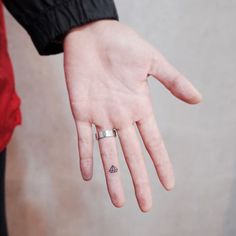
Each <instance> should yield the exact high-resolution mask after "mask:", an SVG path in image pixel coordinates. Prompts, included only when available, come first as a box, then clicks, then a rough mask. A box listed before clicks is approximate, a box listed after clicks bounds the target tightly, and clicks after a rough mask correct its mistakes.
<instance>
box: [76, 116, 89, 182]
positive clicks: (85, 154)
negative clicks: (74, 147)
mask: <svg viewBox="0 0 236 236" xmlns="http://www.w3.org/2000/svg"><path fill="white" fill-rule="evenodd" d="M76 128H77V134H78V149H79V157H80V170H81V174H82V177H83V179H84V180H86V181H87V180H90V179H91V178H92V176H93V131H92V125H91V124H90V123H88V122H81V121H77V122H76Z"/></svg>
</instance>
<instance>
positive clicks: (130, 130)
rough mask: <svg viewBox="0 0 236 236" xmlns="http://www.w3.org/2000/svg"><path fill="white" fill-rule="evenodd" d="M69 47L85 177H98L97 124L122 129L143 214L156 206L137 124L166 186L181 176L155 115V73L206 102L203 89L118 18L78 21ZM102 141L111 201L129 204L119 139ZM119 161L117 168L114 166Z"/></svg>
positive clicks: (193, 100)
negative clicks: (95, 170) (151, 84)
mask: <svg viewBox="0 0 236 236" xmlns="http://www.w3.org/2000/svg"><path fill="white" fill-rule="evenodd" d="M63 47H64V71H65V78H66V85H67V89H68V94H69V99H70V104H71V110H72V114H73V117H74V120H75V124H76V129H77V135H78V150H79V157H80V169H81V173H82V177H83V179H84V180H90V179H91V178H92V174H93V173H92V172H93V144H94V134H93V131H92V125H95V127H96V130H97V131H101V130H106V129H112V128H115V129H116V130H117V135H118V137H119V141H120V144H121V147H122V150H123V154H124V158H125V161H126V163H127V165H128V168H129V171H130V174H131V177H132V181H133V184H134V190H135V195H136V198H137V201H138V204H139V207H140V209H141V210H142V211H143V212H147V211H149V210H150V209H151V206H152V194H151V188H150V183H149V179H148V174H147V170H146V167H145V161H144V157H143V154H142V151H141V147H140V143H139V141H138V137H137V132H136V130H138V131H139V134H140V135H141V138H142V140H143V143H144V145H145V147H146V149H147V151H148V153H149V155H150V157H151V159H152V161H153V164H154V166H155V169H156V172H157V174H158V177H159V180H160V182H161V183H162V185H163V186H164V188H165V189H166V190H171V189H172V188H173V187H174V184H175V179H174V173H173V168H172V165H171V162H170V159H169V156H168V153H167V150H166V148H165V144H164V142H163V139H162V137H161V134H160V132H159V129H158V126H157V123H156V120H155V116H154V112H153V106H152V101H151V97H150V91H149V84H148V76H149V75H152V76H153V77H154V78H155V79H156V80H157V81H159V82H161V83H162V84H163V85H164V86H165V87H166V88H167V89H168V90H169V91H170V92H171V93H172V94H173V95H174V96H176V97H177V98H179V99H181V100H183V101H184V102H187V103H189V104H197V103H199V102H200V101H201V95H200V93H199V92H198V91H197V90H196V89H195V88H194V87H193V85H192V84H191V83H190V82H189V81H188V80H187V79H186V78H185V77H184V76H183V75H182V74H181V73H180V72H178V71H177V70H176V69H175V68H174V67H173V66H172V65H170V63H168V61H167V60H166V59H165V58H164V57H163V56H162V55H161V53H160V52H159V51H158V50H157V49H155V48H154V47H153V46H151V45H150V44H149V43H147V42H146V41H145V40H143V39H142V38H141V37H140V36H139V35H138V34H137V33H135V32H134V31H133V30H132V29H130V28H128V27H127V26H125V25H123V24H121V23H120V22H118V21H114V20H100V21H96V22H93V23H89V24H86V25H84V26H82V27H75V28H73V29H71V30H70V32H69V33H68V34H67V35H66V37H65V39H64V42H63ZM136 128H137V129H136ZM98 144H99V149H100V154H101V158H102V163H103V166H104V172H105V176H106V183H107V188H108V192H109V195H110V198H111V201H112V203H113V204H114V205H115V206H116V207H122V206H123V205H124V203H125V195H124V190H123V187H122V182H121V175H120V174H121V173H120V169H119V163H118V154H117V147H116V138H115V137H109V138H103V139H99V140H98ZM112 165H114V166H115V167H116V168H117V171H115V172H111V171H109V170H110V168H111V166H112Z"/></svg>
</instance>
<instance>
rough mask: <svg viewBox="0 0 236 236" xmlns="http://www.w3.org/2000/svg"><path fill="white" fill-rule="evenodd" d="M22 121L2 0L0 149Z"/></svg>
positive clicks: (0, 12)
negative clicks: (8, 46)
mask: <svg viewBox="0 0 236 236" xmlns="http://www.w3.org/2000/svg"><path fill="white" fill-rule="evenodd" d="M21 122H22V120H21V112H20V98H19V97H18V95H17V93H16V91H15V83H14V75H13V69H12V64H11V60H10V57H9V54H8V51H7V39H6V29H5V22H4V16H3V5H2V1H1V0H0V151H2V150H3V149H4V148H5V147H6V145H7V144H8V142H9V141H10V139H11V137H12V134H13V131H14V128H15V126H16V125H19V124H21Z"/></svg>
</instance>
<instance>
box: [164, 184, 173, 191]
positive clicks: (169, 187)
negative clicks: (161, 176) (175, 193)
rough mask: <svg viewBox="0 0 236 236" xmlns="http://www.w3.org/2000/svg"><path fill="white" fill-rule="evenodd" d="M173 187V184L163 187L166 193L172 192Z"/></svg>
mask: <svg viewBox="0 0 236 236" xmlns="http://www.w3.org/2000/svg"><path fill="white" fill-rule="evenodd" d="M174 187H175V182H172V183H169V184H166V185H164V188H165V190H166V191H168V192H169V191H171V190H173V189H174Z"/></svg>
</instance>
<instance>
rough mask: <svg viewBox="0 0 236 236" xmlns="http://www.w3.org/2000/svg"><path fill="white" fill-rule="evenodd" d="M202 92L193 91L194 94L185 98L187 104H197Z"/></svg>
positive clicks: (200, 99)
mask: <svg viewBox="0 0 236 236" xmlns="http://www.w3.org/2000/svg"><path fill="white" fill-rule="evenodd" d="M202 99H203V98H202V94H200V93H199V92H198V91H196V92H195V94H194V96H192V97H191V98H189V99H188V100H187V102H188V103H189V104H192V105H195V104H198V103H200V102H201V101H202Z"/></svg>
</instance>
